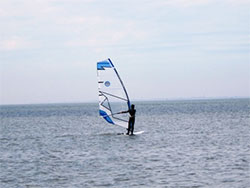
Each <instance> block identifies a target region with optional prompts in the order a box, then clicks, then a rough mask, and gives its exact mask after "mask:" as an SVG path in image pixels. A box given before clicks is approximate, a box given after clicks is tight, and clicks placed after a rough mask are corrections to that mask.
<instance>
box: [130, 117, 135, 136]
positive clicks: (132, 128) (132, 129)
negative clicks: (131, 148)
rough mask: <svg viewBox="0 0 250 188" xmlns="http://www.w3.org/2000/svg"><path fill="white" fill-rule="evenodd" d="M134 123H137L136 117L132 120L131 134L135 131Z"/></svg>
mask: <svg viewBox="0 0 250 188" xmlns="http://www.w3.org/2000/svg"><path fill="white" fill-rule="evenodd" d="M134 125H135V119H133V121H131V130H130V131H131V134H133V133H134Z"/></svg>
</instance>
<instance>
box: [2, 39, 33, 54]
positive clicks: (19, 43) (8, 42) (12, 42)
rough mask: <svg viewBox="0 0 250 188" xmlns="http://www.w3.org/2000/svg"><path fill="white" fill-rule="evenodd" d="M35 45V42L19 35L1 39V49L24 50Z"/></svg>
mask: <svg viewBox="0 0 250 188" xmlns="http://www.w3.org/2000/svg"><path fill="white" fill-rule="evenodd" d="M34 47H35V45H34V43H33V42H31V41H28V40H25V39H24V38H21V37H17V36H14V37H11V38H9V39H5V40H1V41H0V50H1V51H12V50H23V49H29V48H34Z"/></svg>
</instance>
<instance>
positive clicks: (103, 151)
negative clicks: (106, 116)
mask: <svg viewBox="0 0 250 188" xmlns="http://www.w3.org/2000/svg"><path fill="white" fill-rule="evenodd" d="M135 104H136V109H137V116H136V124H135V131H141V130H144V131H145V132H144V133H143V134H141V135H137V136H124V135H117V133H122V132H125V130H124V129H122V128H120V127H116V126H112V125H110V124H107V123H106V122H104V121H103V120H102V119H101V118H99V117H98V104H96V103H95V104H94V103H93V104H87V103H86V104H48V105H9V106H0V117H1V120H0V187H1V188H9V187H10V188H14V187H15V188H22V187H25V188H26V187H27V188H31V187H36V188H40V187H41V188H47V187H83V188H85V187H86V188H88V187H89V188H92V187H114V188H123V187H150V188H151V187H152V188H155V187H156V188H157V187H226V188H227V187H228V188H234V187H235V188H236V187H237V188H241V187H242V188H247V187H250V99H224V100H223V99H220V100H186V101H185V100H183V101H157V102H135Z"/></svg>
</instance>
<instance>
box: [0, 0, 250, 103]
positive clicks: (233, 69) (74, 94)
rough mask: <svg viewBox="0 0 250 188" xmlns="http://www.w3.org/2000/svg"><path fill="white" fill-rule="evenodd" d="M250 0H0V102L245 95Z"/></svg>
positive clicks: (248, 91) (249, 78)
mask: <svg viewBox="0 0 250 188" xmlns="http://www.w3.org/2000/svg"><path fill="white" fill-rule="evenodd" d="M249 7H250V1H249V0H154V1H152V0H119V1H118V0H0V104H34V103H68V102H69V103H71V102H97V101H98V90H97V73H96V62H97V61H101V60H105V59H107V58H111V60H112V61H113V63H114V64H115V66H116V68H117V70H118V72H119V74H120V76H121V78H122V79H123V82H124V84H125V86H126V88H127V91H128V94H129V96H130V99H131V100H132V101H133V100H160V99H182V98H185V99H188V98H217V97H218V98H221V97H250V11H249Z"/></svg>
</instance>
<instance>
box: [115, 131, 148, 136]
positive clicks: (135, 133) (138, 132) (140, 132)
mask: <svg viewBox="0 0 250 188" xmlns="http://www.w3.org/2000/svg"><path fill="white" fill-rule="evenodd" d="M142 133H144V131H137V132H134V133H133V135H139V134H142ZM118 135H126V136H133V135H127V133H118Z"/></svg>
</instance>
